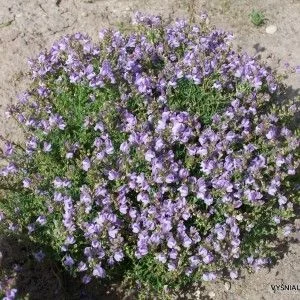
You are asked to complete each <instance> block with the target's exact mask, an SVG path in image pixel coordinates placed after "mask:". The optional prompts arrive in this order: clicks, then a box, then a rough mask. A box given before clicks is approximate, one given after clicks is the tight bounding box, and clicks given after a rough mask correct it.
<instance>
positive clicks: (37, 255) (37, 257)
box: [33, 250, 45, 262]
mask: <svg viewBox="0 0 300 300" xmlns="http://www.w3.org/2000/svg"><path fill="white" fill-rule="evenodd" d="M33 256H34V258H35V260H36V261H38V262H41V261H42V260H43V259H44V258H45V254H44V252H43V251H42V250H40V251H39V252H35V253H33Z"/></svg>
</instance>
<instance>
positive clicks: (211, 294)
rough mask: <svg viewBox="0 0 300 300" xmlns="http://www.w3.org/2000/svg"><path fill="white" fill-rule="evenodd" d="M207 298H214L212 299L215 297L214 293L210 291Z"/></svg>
mask: <svg viewBox="0 0 300 300" xmlns="http://www.w3.org/2000/svg"><path fill="white" fill-rule="evenodd" d="M208 296H209V297H210V298H214V297H215V296H216V293H215V292H213V291H211V292H209V293H208Z"/></svg>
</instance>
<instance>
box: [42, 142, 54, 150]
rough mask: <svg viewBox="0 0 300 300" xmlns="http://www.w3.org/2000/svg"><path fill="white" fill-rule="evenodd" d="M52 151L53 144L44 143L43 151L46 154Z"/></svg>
mask: <svg viewBox="0 0 300 300" xmlns="http://www.w3.org/2000/svg"><path fill="white" fill-rule="evenodd" d="M51 149H52V145H51V143H47V142H44V147H43V151H44V152H50V151H51Z"/></svg>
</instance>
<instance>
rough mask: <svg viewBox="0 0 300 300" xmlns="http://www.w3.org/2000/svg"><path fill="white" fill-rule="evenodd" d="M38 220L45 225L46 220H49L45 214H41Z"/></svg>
mask: <svg viewBox="0 0 300 300" xmlns="http://www.w3.org/2000/svg"><path fill="white" fill-rule="evenodd" d="M36 222H37V223H39V224H40V225H45V224H46V222H47V219H46V217H45V216H39V217H38V218H37V219H36Z"/></svg>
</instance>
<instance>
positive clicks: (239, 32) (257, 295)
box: [0, 0, 300, 300]
mask: <svg viewBox="0 0 300 300" xmlns="http://www.w3.org/2000/svg"><path fill="white" fill-rule="evenodd" d="M252 9H260V10H262V11H264V13H265V15H266V17H267V18H268V20H267V22H266V25H264V26H262V27H260V28H257V27H255V26H254V25H252V24H251V23H250V20H249V13H250V12H251V11H252ZM136 10H140V11H142V12H147V13H152V14H162V15H163V16H166V17H168V16H170V17H172V18H175V17H190V16H191V15H192V14H195V13H196V14H197V13H199V12H200V11H201V10H202V11H203V10H204V11H207V12H208V14H209V18H210V19H209V20H210V23H211V24H212V25H216V26H217V27H219V28H223V29H226V30H229V31H232V32H233V33H234V35H235V45H236V46H241V47H242V49H243V50H245V51H247V52H248V53H250V54H252V55H255V56H259V57H261V59H262V60H263V61H264V62H266V63H267V64H268V65H269V66H271V67H272V68H273V69H275V70H278V71H280V72H284V70H285V69H286V67H285V64H286V63H289V64H290V66H291V68H292V69H294V68H295V66H296V65H300V51H299V49H300V22H299V18H300V1H299V0H285V1H282V0H264V1H260V0H248V1H246V0H181V1H180V0H148V1H145V0H8V1H7V0H0V70H1V72H0V133H6V134H8V135H10V136H11V137H13V138H14V139H17V138H18V137H20V136H19V133H18V130H17V128H16V126H15V125H14V124H12V123H11V122H8V121H7V120H6V119H5V118H4V111H5V107H6V105H7V104H9V103H11V102H13V101H15V98H16V95H17V94H18V93H19V92H20V91H22V89H24V87H25V86H26V79H25V78H24V76H23V75H24V74H26V71H27V58H28V57H32V56H35V55H36V54H37V53H38V52H39V51H40V50H42V49H44V48H47V47H49V46H50V45H51V44H52V43H53V42H54V41H55V40H56V39H57V38H59V37H60V36H62V35H64V34H66V33H74V32H77V31H81V32H86V33H88V34H89V35H91V36H92V37H94V38H95V39H96V38H97V33H98V31H99V29H101V28H103V27H107V26H117V25H118V24H120V23H122V22H125V23H126V22H128V20H129V19H130V17H131V16H132V13H133V12H134V11H136ZM271 24H274V25H276V26H277V28H278V29H277V31H276V32H275V33H274V34H273V35H270V34H267V33H266V32H265V28H266V26H268V25H271ZM285 82H286V84H287V86H288V95H289V96H290V97H294V96H296V95H299V93H300V74H297V73H295V72H294V73H291V74H289V76H288V77H287V78H286V79H285ZM299 261H300V245H299V243H295V244H291V245H290V247H289V251H285V252H284V254H283V258H282V260H281V261H279V262H278V264H277V265H275V266H273V267H272V268H271V269H270V270H262V271H260V272H258V273H255V274H250V275H249V274H248V275H245V277H244V278H242V279H240V280H238V281H236V282H232V283H231V287H230V289H229V290H227V289H226V288H225V286H224V283H217V284H213V285H209V286H207V288H206V292H205V293H206V294H209V295H210V296H209V298H214V299H245V300H246V299H247V300H248V299H249V300H250V299H265V300H267V299H273V300H275V299H278V300H279V299H300V291H296V292H295V291H282V292H276V293H274V292H273V291H272V289H271V286H270V285H271V284H281V283H284V284H298V285H299V286H300V263H299ZM227 288H228V285H227ZM187 297H188V296H187ZM194 297H195V296H194V295H191V299H195V298H194ZM74 299H75V298H74ZM76 299H77V298H76ZM103 299H106V298H103ZM200 299H203V296H200Z"/></svg>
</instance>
